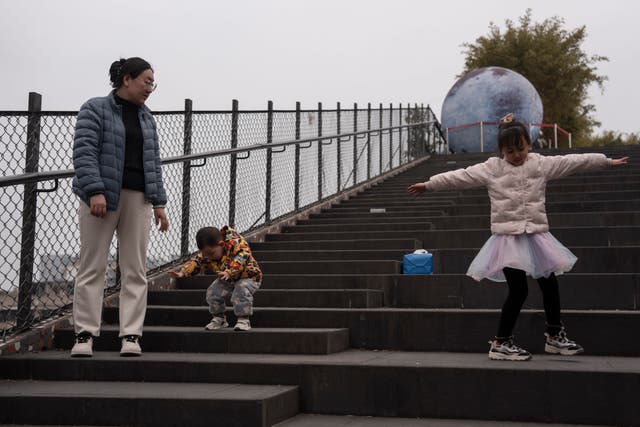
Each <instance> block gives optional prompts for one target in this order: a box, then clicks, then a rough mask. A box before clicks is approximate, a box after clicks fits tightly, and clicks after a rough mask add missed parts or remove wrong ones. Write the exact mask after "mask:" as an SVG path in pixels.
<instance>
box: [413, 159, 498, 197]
mask: <svg viewBox="0 0 640 427" xmlns="http://www.w3.org/2000/svg"><path fill="white" fill-rule="evenodd" d="M495 161H499V159H497V158H495V157H492V158H490V159H489V160H487V161H486V162H484V163H478V164H477V165H473V166H469V167H468V168H466V169H457V170H454V171H450V172H445V173H441V174H438V175H434V176H432V177H431V178H430V179H429V181H427V182H419V183H417V184H413V185H411V186H409V187H408V188H407V192H408V193H409V194H410V195H412V196H417V195H419V194H422V193H424V192H425V191H427V190H429V191H441V190H448V189H454V190H455V189H459V190H462V189H466V188H475V187H482V186H485V185H487V182H488V181H489V179H490V178H491V175H492V173H491V167H490V163H491V162H495Z"/></svg>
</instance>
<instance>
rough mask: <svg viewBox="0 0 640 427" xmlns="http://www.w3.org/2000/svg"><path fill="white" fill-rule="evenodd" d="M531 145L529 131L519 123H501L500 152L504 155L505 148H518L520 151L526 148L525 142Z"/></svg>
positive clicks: (499, 131)
mask: <svg viewBox="0 0 640 427" xmlns="http://www.w3.org/2000/svg"><path fill="white" fill-rule="evenodd" d="M523 140H524V142H526V143H527V144H528V145H531V136H530V135H529V129H527V127H526V126H525V125H524V124H523V123H520V122H518V121H515V120H513V121H509V122H504V123H500V126H499V127H498V151H499V152H500V153H502V150H503V149H505V148H507V149H508V148H510V147H516V148H518V149H519V150H522V149H523V148H524V144H523V142H522V141H523Z"/></svg>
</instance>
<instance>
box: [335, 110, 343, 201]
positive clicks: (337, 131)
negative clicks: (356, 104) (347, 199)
mask: <svg viewBox="0 0 640 427" xmlns="http://www.w3.org/2000/svg"><path fill="white" fill-rule="evenodd" d="M341 117H342V110H341V109H340V103H339V102H338V105H337V111H336V135H340V118H341ZM337 144H338V146H337V151H338V173H337V175H338V186H337V187H336V188H337V189H338V191H340V187H341V186H342V141H340V137H339V136H338V141H337Z"/></svg>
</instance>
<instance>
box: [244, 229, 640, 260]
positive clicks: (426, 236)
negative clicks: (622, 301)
mask: <svg viewBox="0 0 640 427" xmlns="http://www.w3.org/2000/svg"><path fill="white" fill-rule="evenodd" d="M345 229H348V230H349V231H345ZM372 233H375V235H376V237H389V236H393V235H395V236H396V237H407V238H415V239H417V240H419V241H421V242H422V243H423V245H424V247H425V249H454V248H480V247H482V246H483V245H484V244H485V242H486V241H487V239H489V237H491V231H490V230H489V229H487V228H481V229H466V230H465V229H448V230H435V229H434V224H433V223H431V222H424V223H404V224H403V223H395V222H394V223H391V224H387V225H385V226H384V231H381V230H380V225H379V224H351V225H349V226H348V227H345V226H343V225H295V226H290V227H284V228H283V233H282V234H270V235H268V236H267V240H268V241H270V242H273V241H289V242H292V241H296V242H299V243H300V246H298V249H299V250H304V249H305V248H304V242H305V241H309V240H322V241H326V240H331V239H335V240H350V239H366V237H367V236H370V235H371V234H372ZM552 234H553V235H554V236H555V237H556V238H557V239H558V240H559V241H560V242H562V243H563V244H564V245H565V246H635V245H640V226H621V227H615V226H612V227H588V226H587V227H566V228H565V227H555V228H553V230H552ZM379 249H380V250H379V251H365V250H363V251H348V250H346V251H336V252H344V253H345V254H348V253H354V252H362V253H363V257H362V258H360V259H369V258H368V257H367V256H365V253H369V252H380V256H382V253H386V252H389V254H390V255H391V257H390V258H388V259H398V258H393V255H392V253H398V252H402V250H398V249H393V250H384V248H379ZM406 249H411V248H406ZM256 252H257V251H256ZM260 253H262V252H260ZM267 253H270V252H265V253H263V256H264V255H266V254H267ZM330 253H331V252H329V251H327V252H326V256H327V257H328V256H329V254H330ZM405 253H406V251H405ZM300 256H306V255H302V254H301V255H300ZM346 256H349V255H346ZM371 256H372V257H376V258H377V257H378V255H375V254H372V255H371ZM256 259H258V260H259V259H260V257H259V256H258V255H257V253H256ZM293 259H296V258H293ZM333 259H336V258H333ZM349 259H354V258H349ZM355 259H357V258H355Z"/></svg>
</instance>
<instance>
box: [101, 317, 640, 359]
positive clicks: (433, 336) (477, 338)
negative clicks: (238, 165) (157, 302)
mask: <svg viewBox="0 0 640 427" xmlns="http://www.w3.org/2000/svg"><path fill="white" fill-rule="evenodd" d="M228 316H230V317H232V312H231V310H229V311H228ZM499 317H500V310H497V309H482V310H479V309H401V308H370V309H364V308H362V309H358V308H351V309H339V308H306V307H305V308H291V307H290V308H280V307H279V308H265V307H262V308H256V309H255V311H254V315H253V316H252V318H251V319H252V320H251V321H252V324H253V325H254V326H256V328H286V327H290V326H291V325H295V326H296V327H300V328H327V327H328V328H349V333H350V337H351V347H353V348H366V349H385V350H390V349H397V350H405V351H454V352H483V351H485V350H486V347H487V340H488V339H490V338H491V337H493V336H494V334H495V333H496V329H497V326H498V319H499ZM209 320H210V314H209V312H208V310H207V308H206V307H173V306H150V307H149V308H148V310H147V317H146V320H145V323H146V325H149V326H161V325H176V326H178V325H179V326H184V327H197V326H200V325H204V324H206V323H207V322H208V321H209ZM104 321H105V322H106V323H111V322H115V321H116V309H114V308H105V312H104ZM563 322H564V323H565V325H566V326H567V329H568V332H569V336H570V337H571V338H572V339H575V340H576V341H577V342H579V343H580V344H582V345H583V346H584V347H585V349H586V351H587V354H590V355H613V356H625V357H627V356H640V341H639V340H634V339H630V338H629V336H628V333H629V331H636V330H640V311H637V310H633V311H622V310H619V311H616V310H565V311H564V312H563ZM232 324H233V322H232ZM544 325H545V318H544V312H543V311H541V310H525V311H523V312H522V314H521V315H520V317H519V319H518V324H517V326H516V329H515V331H514V333H515V335H516V337H517V341H518V343H519V344H522V345H523V346H524V347H525V348H528V349H529V350H530V351H534V352H538V353H541V352H542V351H543V349H544V336H543V333H544ZM172 327H173V326H172ZM147 333H148V332H147V329H145V339H146V335H147ZM112 341H114V342H115V341H116V340H115V339H114V340H112ZM252 343H253V342H251V343H247V345H251V344H252ZM158 345H159V346H161V347H160V348H166V347H168V345H167V344H166V343H164V342H163V343H161V344H158ZM283 345H285V344H283ZM118 348H119V347H118ZM158 349H159V347H158V346H155V347H153V348H152V349H149V350H150V351H158ZM188 349H189V347H186V350H183V351H189V350H188ZM342 350H344V348H342ZM163 351H172V350H171V349H166V350H163ZM247 352H251V351H247ZM253 352H256V351H253ZM258 352H260V351H258ZM274 352H275V351H274ZM278 352H291V351H282V350H280V349H279V348H278Z"/></svg>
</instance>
